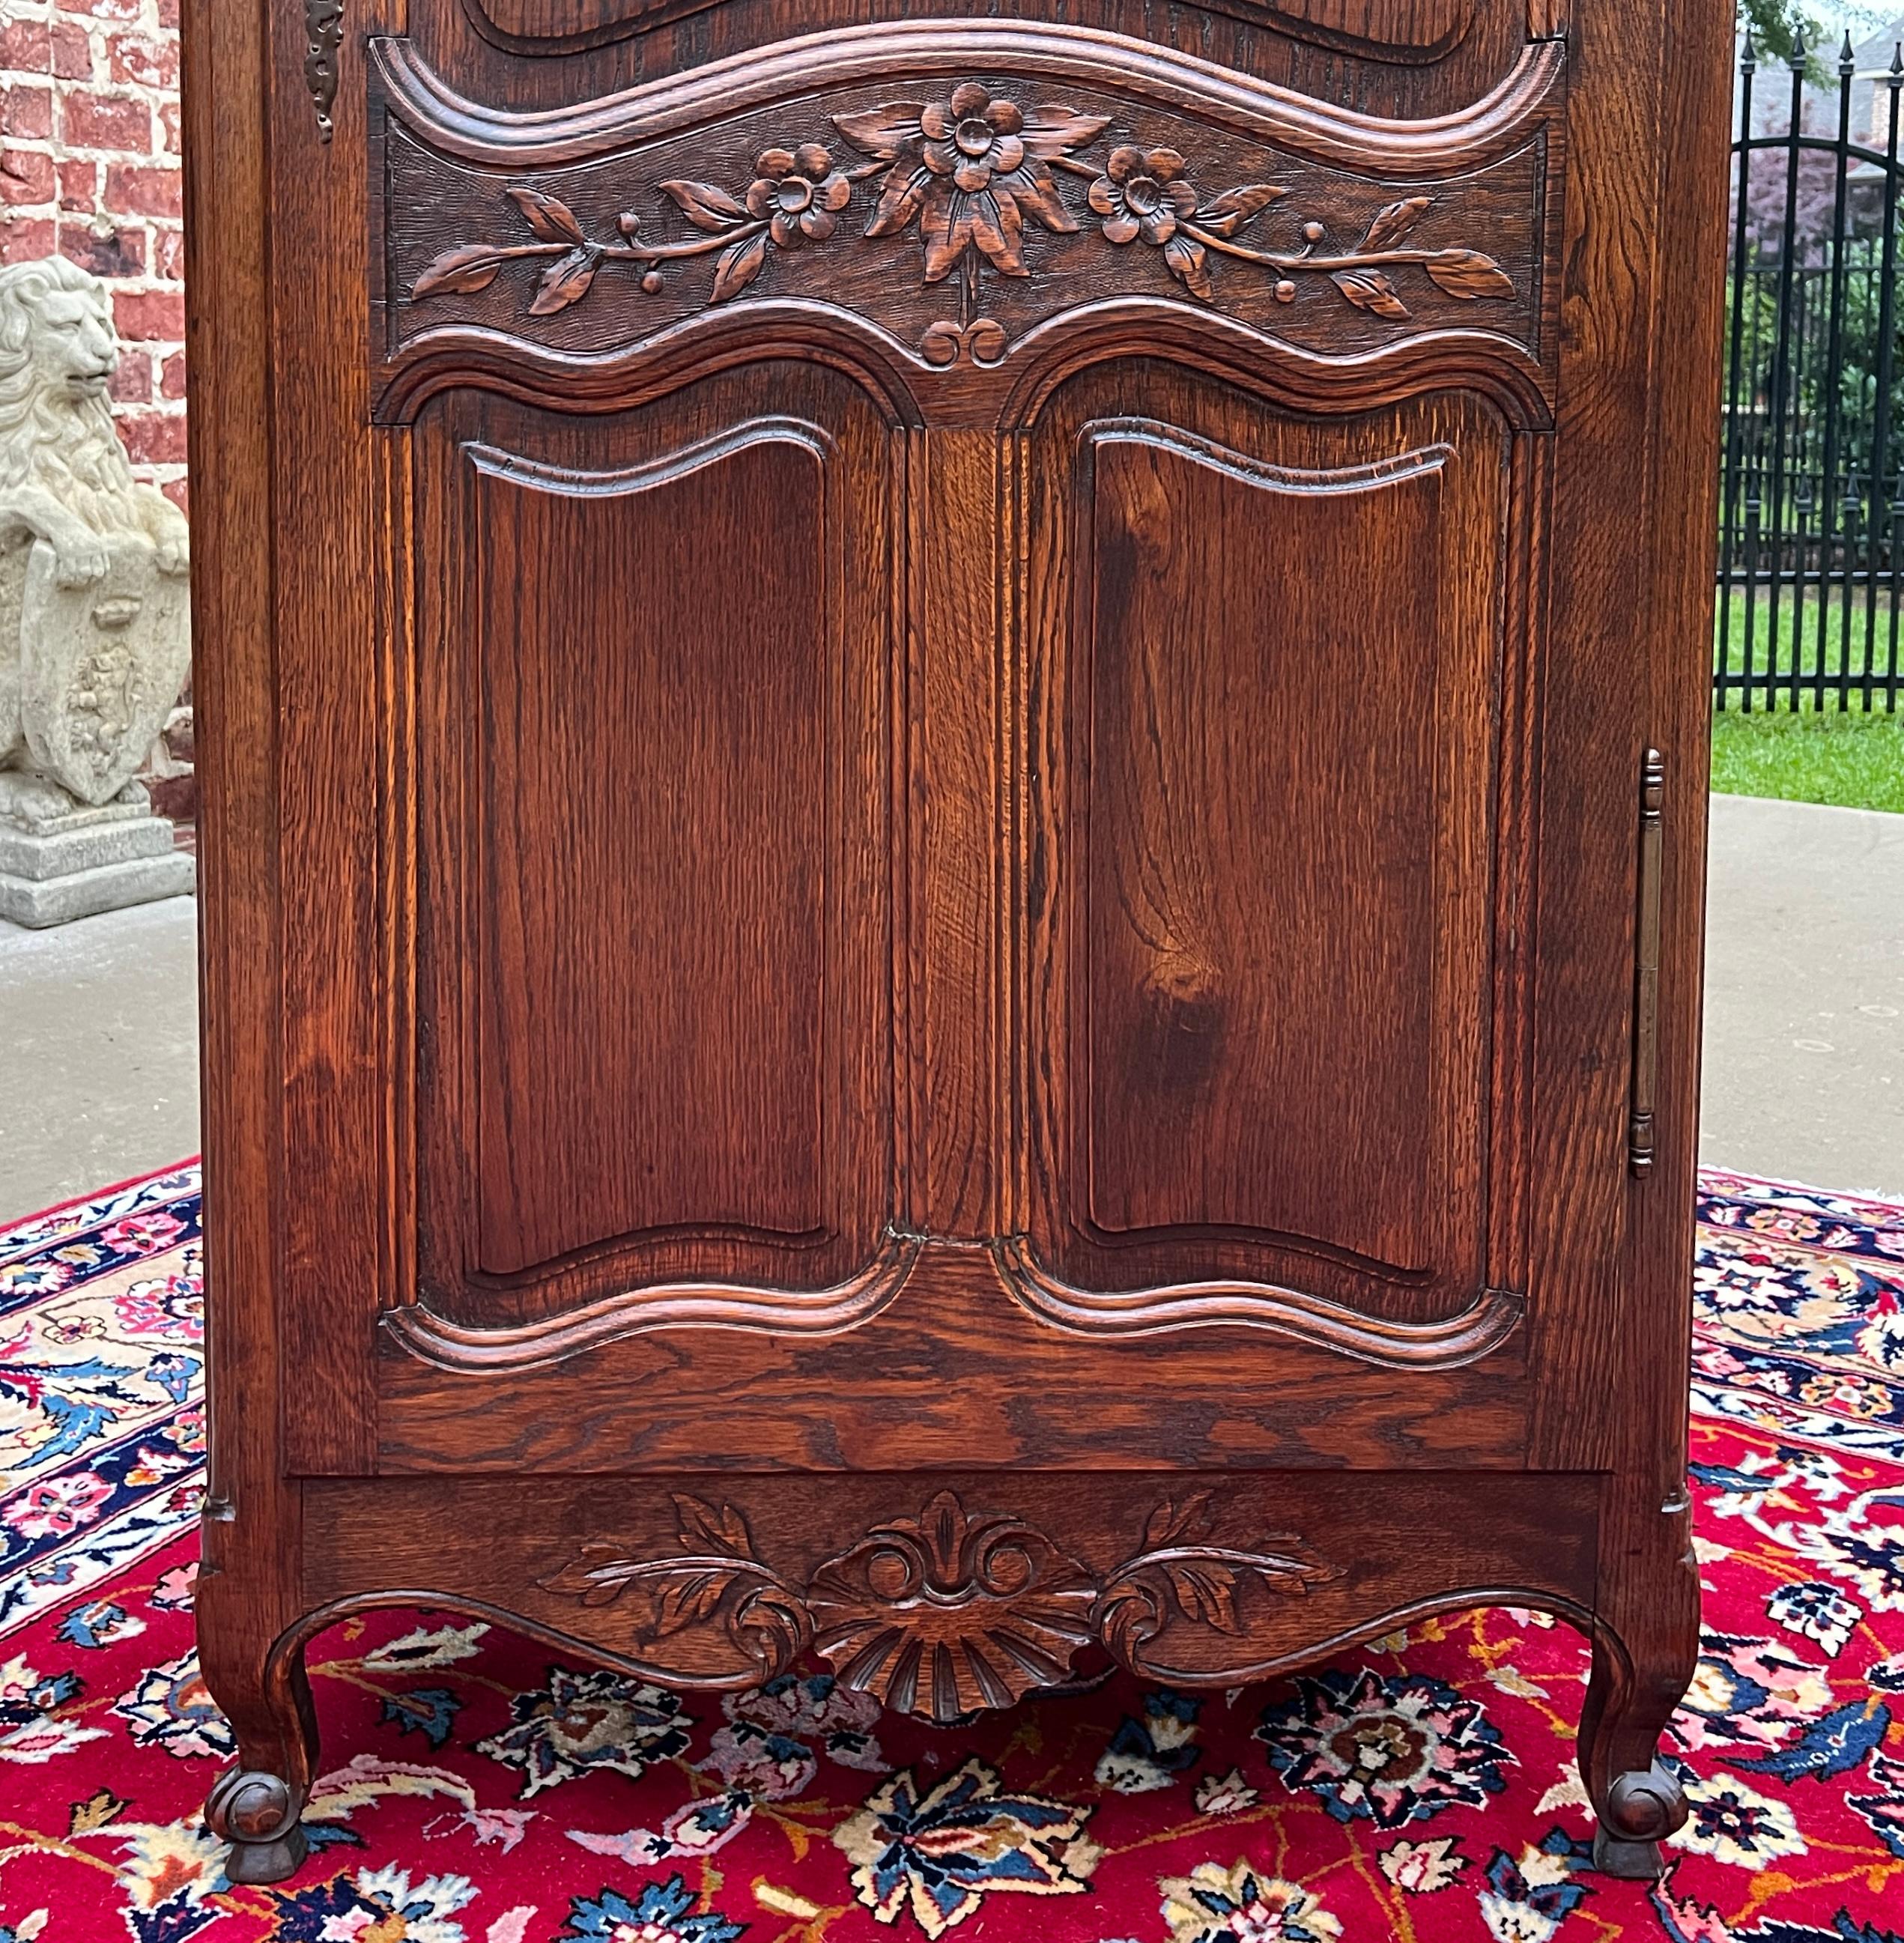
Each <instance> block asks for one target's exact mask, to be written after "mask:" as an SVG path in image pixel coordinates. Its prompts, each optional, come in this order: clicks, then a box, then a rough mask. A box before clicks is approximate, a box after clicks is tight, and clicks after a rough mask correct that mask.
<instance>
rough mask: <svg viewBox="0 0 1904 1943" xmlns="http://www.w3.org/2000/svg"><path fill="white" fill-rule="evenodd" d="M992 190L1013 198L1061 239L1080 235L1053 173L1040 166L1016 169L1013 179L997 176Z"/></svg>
mask: <svg viewBox="0 0 1904 1943" xmlns="http://www.w3.org/2000/svg"><path fill="white" fill-rule="evenodd" d="M992 187H993V189H995V190H997V192H998V193H999V194H1000V195H1001V196H1006V195H1009V197H1010V198H1012V201H1014V202H1015V203H1016V204H1018V208H1019V210H1020V211H1021V213H1023V214H1024V215H1026V216H1032V217H1033V218H1035V219H1036V220H1037V221H1038V222H1040V223H1043V225H1044V226H1045V227H1046V229H1049V230H1052V231H1054V232H1055V233H1056V234H1057V235H1060V236H1071V235H1076V232H1077V226H1078V223H1077V218H1076V216H1073V214H1072V213H1071V212H1070V210H1068V209H1067V208H1066V207H1064V202H1063V201H1062V199H1061V198H1060V197H1059V195H1058V185H1057V184H1056V183H1054V182H1053V181H1052V179H1051V175H1050V172H1049V170H1046V169H1043V168H1040V167H1039V166H1038V165H1037V164H1036V163H1027V164H1025V166H1024V167H1022V168H1016V169H1014V170H1012V172H1011V173H1010V174H1009V175H1003V176H993V178H992Z"/></svg>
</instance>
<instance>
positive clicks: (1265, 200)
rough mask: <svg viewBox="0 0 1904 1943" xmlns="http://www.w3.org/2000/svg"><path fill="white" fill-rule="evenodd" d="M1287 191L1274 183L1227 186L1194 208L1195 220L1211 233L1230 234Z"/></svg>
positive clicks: (1286, 193) (1216, 234)
mask: <svg viewBox="0 0 1904 1943" xmlns="http://www.w3.org/2000/svg"><path fill="white" fill-rule="evenodd" d="M1279 195H1288V190H1287V189H1280V188H1279V187H1278V186H1276V184H1275V183H1246V184H1245V186H1243V187H1242V188H1241V189H1225V190H1224V192H1223V193H1222V195H1219V196H1215V197H1212V198H1211V200H1210V201H1208V203H1207V204H1205V205H1204V207H1202V208H1201V209H1199V210H1198V211H1197V212H1196V220H1197V222H1198V223H1199V225H1200V226H1202V228H1203V229H1207V230H1208V231H1209V232H1210V233H1211V235H1215V236H1223V237H1230V236H1233V235H1236V232H1237V231H1238V230H1239V229H1241V228H1242V226H1243V225H1244V224H1245V223H1247V222H1248V220H1249V219H1250V218H1251V216H1254V215H1255V214H1256V213H1258V211H1259V210H1264V209H1267V207H1269V205H1270V204H1271V203H1273V201H1275V200H1276V198H1277V197H1278V196H1279Z"/></svg>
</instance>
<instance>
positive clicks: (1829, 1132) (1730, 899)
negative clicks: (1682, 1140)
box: [1699, 796, 1904, 1200]
mask: <svg viewBox="0 0 1904 1943" xmlns="http://www.w3.org/2000/svg"><path fill="white" fill-rule="evenodd" d="M1709 871H1710V875H1709V889H1708V892H1707V897H1706V1079H1705V1088H1704V1098H1703V1100H1702V1102H1701V1107H1700V1138H1699V1151H1700V1158H1701V1159H1703V1160H1705V1161H1707V1162H1710V1163H1712V1165H1715V1166H1720V1167H1734V1168H1742V1169H1743V1170H1745V1171H1746V1172H1748V1173H1752V1174H1771V1175H1773V1176H1775V1177H1777V1178H1779V1179H1780V1180H1801V1181H1804V1182H1806V1183H1808V1184H1810V1186H1814V1187H1838V1188H1844V1189H1851V1190H1859V1191H1862V1192H1863V1193H1869V1194H1878V1195H1882V1196H1887V1197H1888V1198H1890V1199H1893V1200H1896V1199H1904V816H1890V815H1885V814H1884V813H1883V812H1881V811H1878V810H1872V809H1825V808H1823V807H1821V806H1819V805H1818V804H1816V803H1776V802H1771V801H1768V800H1764V799H1762V798H1760V797H1745V796H1715V797H1713V799H1712V847H1711V861H1710V865H1709Z"/></svg>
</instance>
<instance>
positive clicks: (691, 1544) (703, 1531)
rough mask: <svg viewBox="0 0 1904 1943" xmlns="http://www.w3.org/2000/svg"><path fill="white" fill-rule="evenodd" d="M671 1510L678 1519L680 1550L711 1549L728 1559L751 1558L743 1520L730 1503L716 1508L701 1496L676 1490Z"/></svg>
mask: <svg viewBox="0 0 1904 1943" xmlns="http://www.w3.org/2000/svg"><path fill="white" fill-rule="evenodd" d="M674 1509H675V1511H676V1512H677V1513H678V1514H679V1515H680V1521H681V1531H680V1538H681V1545H682V1549H683V1550H685V1551H688V1552H694V1551H701V1552H714V1553H716V1554H721V1555H725V1556H726V1557H727V1558H746V1559H753V1558H755V1556H756V1555H755V1552H754V1540H753V1538H752V1536H751V1535H750V1533H748V1529H747V1521H746V1519H745V1518H742V1516H741V1515H740V1513H739V1512H737V1511H736V1510H735V1509H734V1507H733V1506H732V1505H723V1506H721V1507H720V1509H718V1510H716V1509H715V1508H714V1506H712V1505H711V1504H708V1503H707V1502H706V1501H705V1499H701V1498H691V1497H689V1496H687V1494H686V1493H685V1492H682V1491H677V1492H676V1493H674Z"/></svg>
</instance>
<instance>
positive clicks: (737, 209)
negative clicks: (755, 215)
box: [656, 180, 747, 231]
mask: <svg viewBox="0 0 1904 1943" xmlns="http://www.w3.org/2000/svg"><path fill="white" fill-rule="evenodd" d="M656 187H657V188H658V189H659V190H660V191H661V192H662V195H665V196H671V197H672V198H674V201H675V203H676V204H677V205H678V207H680V212H681V213H682V214H683V216H686V218H687V219H688V220H689V222H690V223H693V225H694V226H695V228H696V229H706V230H711V231H718V230H722V229H732V228H733V226H735V224H736V223H745V221H746V220H747V211H746V210H745V209H744V208H742V206H741V205H740V204H739V203H738V202H736V201H735V200H734V198H732V196H731V195H729V194H728V193H727V192H726V190H725V189H717V188H715V186H714V184H713V183H700V182H683V181H680V180H675V181H673V182H665V183H657V184H656Z"/></svg>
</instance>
